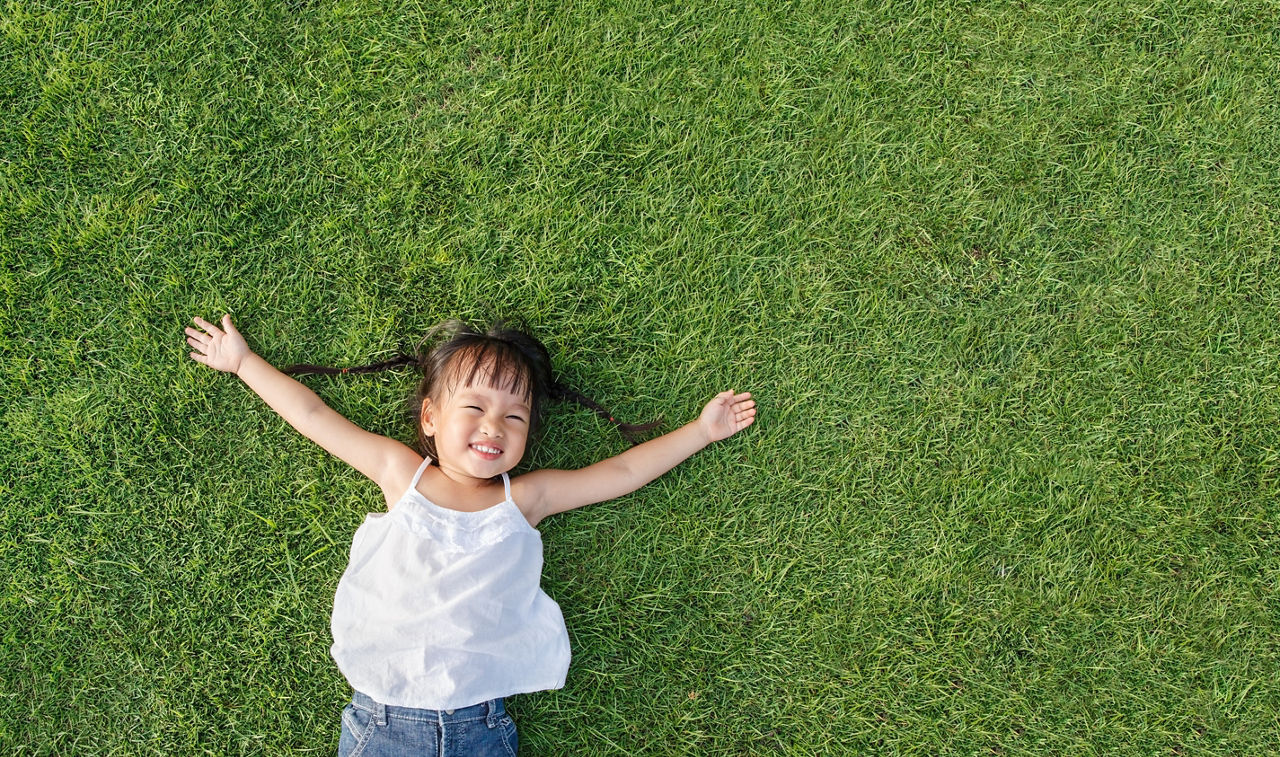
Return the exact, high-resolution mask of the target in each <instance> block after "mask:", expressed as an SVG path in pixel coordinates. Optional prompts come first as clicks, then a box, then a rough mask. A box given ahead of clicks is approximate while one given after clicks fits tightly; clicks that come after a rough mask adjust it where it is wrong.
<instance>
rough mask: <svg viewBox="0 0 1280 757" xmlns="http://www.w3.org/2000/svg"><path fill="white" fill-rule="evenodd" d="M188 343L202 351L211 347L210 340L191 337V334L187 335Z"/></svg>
mask: <svg viewBox="0 0 1280 757" xmlns="http://www.w3.org/2000/svg"><path fill="white" fill-rule="evenodd" d="M187 344H189V345H191V346H192V347H195V348H196V349H198V350H200V351H201V352H204V351H206V350H207V349H208V347H209V343H208V342H202V341H200V340H199V339H196V338H195V337H190V336H189V337H187Z"/></svg>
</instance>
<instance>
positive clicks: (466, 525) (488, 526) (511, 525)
mask: <svg viewBox="0 0 1280 757" xmlns="http://www.w3.org/2000/svg"><path fill="white" fill-rule="evenodd" d="M390 514H391V515H392V516H393V517H396V518H397V519H398V520H399V521H400V522H401V523H403V524H404V526H405V528H407V529H409V531H410V532H412V533H413V534H415V535H417V536H419V537H421V538H423V539H427V540H430V541H432V542H434V543H436V544H438V545H439V546H440V548H441V549H443V550H445V551H447V552H469V551H473V550H476V549H482V548H485V547H491V546H493V545H495V544H497V543H498V542H500V541H503V540H504V539H508V538H510V537H512V536H519V535H526V536H527V535H529V534H532V535H534V536H535V537H537V538H538V539H539V540H541V539H542V534H541V533H539V532H538V530H537V529H536V528H534V527H533V526H530V525H529V521H527V520H525V518H524V513H522V512H520V508H519V507H516V503H515V502H512V501H511V500H510V499H506V500H503V501H502V502H499V503H498V504H496V505H494V506H492V507H487V508H485V509H483V510H479V511H476V512H463V511H461V510H450V509H448V508H445V507H441V506H440V505H437V504H435V503H434V502H432V501H431V500H429V499H427V498H426V497H424V496H422V495H421V494H419V493H418V492H410V493H409V494H407V495H406V496H405V497H404V498H403V499H402V500H401V501H400V502H399V504H397V505H396V507H395V509H394V510H392V511H391V513H390Z"/></svg>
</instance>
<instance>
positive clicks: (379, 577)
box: [330, 458, 569, 710]
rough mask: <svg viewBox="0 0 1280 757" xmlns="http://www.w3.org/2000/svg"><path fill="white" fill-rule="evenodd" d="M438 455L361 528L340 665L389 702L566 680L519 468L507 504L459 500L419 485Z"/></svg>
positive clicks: (434, 706) (481, 697)
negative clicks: (430, 494) (469, 505)
mask: <svg viewBox="0 0 1280 757" xmlns="http://www.w3.org/2000/svg"><path fill="white" fill-rule="evenodd" d="M428 464H430V459H429V458H428V459H426V460H423V461H422V465H421V466H419V467H418V472H417V473H415V474H414V476H413V482H412V483H410V484H409V489H408V491H406V492H405V493H404V496H403V497H401V498H400V501H399V502H397V503H396V504H395V506H394V507H393V508H392V509H391V511H390V512H386V513H370V514H369V515H367V516H366V517H365V519H364V523H363V524H361V525H360V528H359V529H357V530H356V534H355V537H354V538H353V539H352V540H351V562H350V563H348V565H347V570H346V572H345V573H343V575H342V580H341V581H339V582H338V591H337V594H336V595H335V596H334V598H333V618H332V621H331V623H330V628H331V629H332V631H333V647H332V648H331V649H330V654H332V655H333V659H334V661H335V662H337V663H338V669H339V670H341V671H342V674H343V675H344V676H346V678H347V681H348V682H349V683H350V684H351V686H352V687H353V688H354V689H355V690H356V691H360V692H363V693H365V694H367V695H369V696H370V697H372V698H373V699H374V700H376V701H378V702H381V703H382V704H388V705H398V706H401V707H419V708H424V709H431V710H445V709H457V708H460V707H468V706H470V705H473V704H478V703H480V702H484V701H487V700H489V699H496V698H498V697H507V696H511V695H513V694H522V693H525V692H530V691H543V690H545V689H559V688H561V687H563V686H564V681H565V675H566V674H567V673H568V670H569V633H568V631H567V630H566V629H565V625H564V616H562V615H561V614H560V606H559V605H557V604H556V603H555V602H554V601H553V600H552V599H551V598H550V597H548V596H547V595H546V594H545V593H544V592H543V591H542V588H541V587H540V586H539V580H540V578H541V576H542V534H540V533H538V531H537V529H535V528H533V527H532V526H530V525H529V522H528V521H527V520H525V518H524V514H523V513H521V512H520V508H518V507H516V504H515V502H513V501H512V500H511V480H510V479H509V478H508V477H507V474H505V473H503V474H502V485H503V488H504V489H505V490H506V493H507V498H506V499H505V500H503V501H502V502H500V503H498V504H497V505H494V506H492V507H489V508H487V509H484V510H480V511H478V512H461V511H458V510H450V509H448V508H445V507H441V506H439V505H437V504H435V503H433V502H431V501H430V500H428V499H427V498H426V497H424V496H422V494H420V493H419V492H418V489H417V487H418V479H420V478H421V477H422V472H423V471H425V470H426V468H427V465H428Z"/></svg>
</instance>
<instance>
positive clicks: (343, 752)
mask: <svg viewBox="0 0 1280 757" xmlns="http://www.w3.org/2000/svg"><path fill="white" fill-rule="evenodd" d="M375 727H377V724H376V723H375V722H374V720H373V713H370V712H368V711H366V710H363V709H361V708H359V707H356V706H355V705H354V704H351V703H348V704H347V706H346V707H344V708H342V735H341V736H340V737H338V757H359V756H360V754H361V753H362V752H364V748H365V746H367V745H368V744H369V737H370V736H372V735H373V729H374V728H375Z"/></svg>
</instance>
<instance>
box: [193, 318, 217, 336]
mask: <svg viewBox="0 0 1280 757" xmlns="http://www.w3.org/2000/svg"><path fill="white" fill-rule="evenodd" d="M192 320H194V321H195V322H196V325H197V326H199V327H200V328H202V329H204V330H205V331H208V332H209V335H210V336H222V330H221V329H219V328H218V327H217V326H214V325H213V324H212V323H209V322H208V321H206V320H205V319H203V318H201V317H200V316H196V317H195V318H194V319H192Z"/></svg>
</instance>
